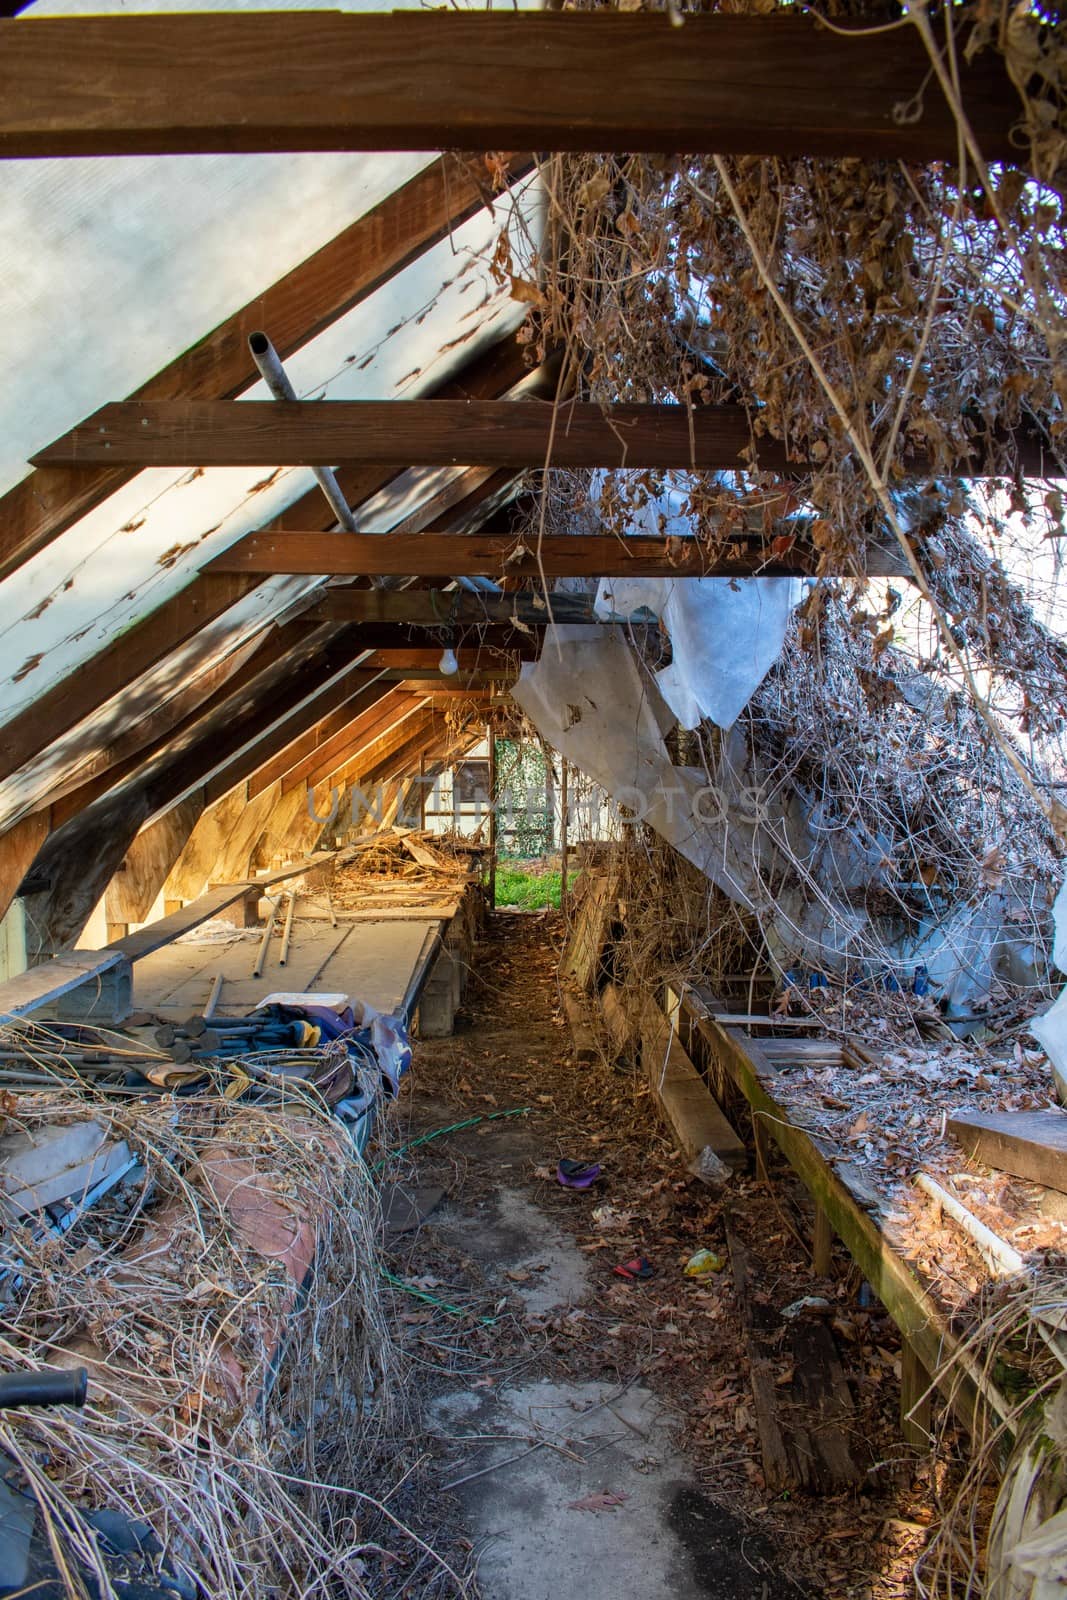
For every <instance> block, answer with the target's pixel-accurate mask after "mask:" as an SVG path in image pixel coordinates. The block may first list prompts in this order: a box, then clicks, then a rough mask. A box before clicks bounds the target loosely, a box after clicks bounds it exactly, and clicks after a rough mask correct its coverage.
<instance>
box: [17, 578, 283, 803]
mask: <svg viewBox="0 0 1067 1600" xmlns="http://www.w3.org/2000/svg"><path fill="white" fill-rule="evenodd" d="M257 581H258V580H257V579H256V578H254V577H243V576H236V577H230V578H222V579H220V578H218V577H216V576H208V577H201V578H199V579H198V580H197V581H196V582H195V583H193V584H190V585H189V586H188V588H186V589H183V590H182V591H181V593H180V594H177V595H175V596H174V598H173V599H172V600H167V601H166V602H164V604H163V605H161V606H159V607H158V608H157V609H156V610H155V611H153V613H152V616H151V618H150V624H151V625H150V626H149V625H147V624H144V625H141V626H139V627H135V628H131V629H130V630H129V631H128V632H126V633H123V634H120V636H119V637H118V638H117V639H116V640H115V641H114V642H113V643H112V644H110V645H108V646H107V647H106V648H105V649H103V650H102V651H101V652H100V654H99V655H97V656H96V657H94V659H93V664H92V670H91V671H87V670H86V669H85V667H84V666H83V667H79V668H78V669H77V671H75V672H72V673H71V674H70V675H69V676H68V677H66V678H64V679H63V680H62V681H61V682H60V683H58V684H56V686H55V687H54V688H53V689H49V690H47V691H46V692H45V693H44V694H42V695H40V696H39V697H38V698H37V699H36V700H35V701H33V703H32V704H31V705H29V706H27V708H26V710H25V711H21V712H19V713H18V714H17V715H16V716H14V717H12V718H10V719H9V720H8V721H7V722H5V723H4V724H3V725H2V726H0V779H3V778H6V777H9V776H10V774H11V773H12V772H16V771H17V770H18V768H19V767H21V766H24V765H25V764H26V762H27V761H31V760H32V759H33V757H34V756H36V755H40V753H41V752H42V751H43V750H47V749H48V747H49V745H50V744H52V743H53V742H54V741H55V740H56V739H57V738H59V737H60V736H61V735H62V734H64V733H66V732H68V731H69V730H70V729H71V728H74V727H75V726H76V725H77V724H78V723H79V722H81V721H82V720H83V719H84V718H85V717H89V716H91V715H92V714H93V712H94V711H97V710H99V709H100V707H101V706H103V705H105V704H106V703H107V701H108V700H110V699H111V697H112V696H113V695H116V694H118V693H119V692H120V691H121V690H123V689H126V688H128V687H129V686H130V685H131V684H132V683H133V682H135V680H136V679H137V678H139V677H141V676H142V675H143V674H144V673H146V672H150V671H151V669H152V668H153V667H155V666H157V665H158V664H159V662H161V661H163V660H164V659H165V658H166V657H167V656H169V655H171V654H172V653H173V652H174V651H175V650H177V649H179V648H180V647H181V646H182V645H184V644H186V643H187V642H188V641H189V640H190V639H191V638H192V637H193V636H194V634H197V633H199V632H200V631H201V630H202V629H203V628H205V627H207V626H208V624H209V623H212V622H214V621H216V620H217V619H218V618H219V617H221V616H222V615H223V613H224V612H226V611H228V610H229V609H230V607H231V606H234V605H236V604H237V602H238V601H239V600H243V599H244V597H245V595H247V594H248V593H249V592H250V591H251V590H252V589H254V588H255V587H256V584H257Z"/></svg>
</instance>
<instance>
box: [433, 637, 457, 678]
mask: <svg viewBox="0 0 1067 1600" xmlns="http://www.w3.org/2000/svg"><path fill="white" fill-rule="evenodd" d="M437 666H438V670H439V671H441V672H443V673H444V675H445V677H446V678H451V677H452V676H453V674H454V673H457V672H458V671H459V662H458V661H457V660H456V652H455V651H454V650H453V648H452V646H451V645H450V644H446V645H445V647H444V649H443V650H442V651H441V659H440V661H439V662H438V663H437Z"/></svg>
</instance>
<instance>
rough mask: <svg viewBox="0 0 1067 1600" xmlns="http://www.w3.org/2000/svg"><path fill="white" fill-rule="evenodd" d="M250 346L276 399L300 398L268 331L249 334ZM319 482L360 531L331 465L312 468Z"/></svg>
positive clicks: (344, 522) (333, 506)
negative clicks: (266, 332)
mask: <svg viewBox="0 0 1067 1600" xmlns="http://www.w3.org/2000/svg"><path fill="white" fill-rule="evenodd" d="M248 348H249V350H250V351H251V352H252V360H253V361H254V362H255V364H256V367H257V369H258V371H259V375H260V377H261V378H262V379H263V382H264V383H265V384H266V385H267V388H268V389H269V390H270V392H271V394H272V395H273V396H274V398H275V400H296V399H298V398H299V397H298V395H297V392H296V390H295V389H294V388H293V386H292V384H291V383H290V382H289V379H288V377H287V376H286V372H285V368H284V367H283V366H282V362H281V357H280V356H279V354H278V352H277V350H275V348H274V346H273V345H272V344H271V342H270V340H269V338H268V337H267V335H266V334H265V333H250V334H249V335H248ZM311 470H312V472H313V473H314V475H315V482H316V483H317V484H318V486H319V488H320V489H321V490H322V492H323V494H324V495H325V496H326V499H327V500H328V501H329V503H330V510H331V511H332V512H333V514H334V516H335V517H336V518H337V520H338V522H339V523H340V524H341V526H342V528H346V529H347V530H348V532H349V533H358V532H359V527H358V524H357V522H356V519H355V516H354V515H353V512H352V507H351V506H350V505H349V503H348V501H347V500H346V499H345V497H344V494H343V493H342V490H341V485H340V484H339V483H338V481H337V476H336V474H335V473H334V471H333V469H332V468H331V467H312V469H311Z"/></svg>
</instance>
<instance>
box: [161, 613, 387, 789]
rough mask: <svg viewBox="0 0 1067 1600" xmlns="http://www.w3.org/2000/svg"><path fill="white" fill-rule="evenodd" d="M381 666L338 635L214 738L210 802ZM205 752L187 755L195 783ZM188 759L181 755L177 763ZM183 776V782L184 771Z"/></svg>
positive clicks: (349, 695) (200, 774)
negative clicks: (311, 661) (302, 668)
mask: <svg viewBox="0 0 1067 1600" xmlns="http://www.w3.org/2000/svg"><path fill="white" fill-rule="evenodd" d="M345 656H347V659H348V661H349V663H350V664H349V665H348V666H347V667H346V666H343V665H342V661H343V659H344V657H345ZM353 658H354V664H352V663H353ZM379 672H380V668H379V667H378V666H374V665H372V663H371V661H370V660H369V658H368V657H366V656H364V655H363V653H362V652H361V651H359V650H354V649H353V648H352V645H351V643H350V642H348V643H347V644H344V645H342V644H341V642H340V641H338V644H337V645H336V646H335V647H334V649H333V650H332V651H331V652H330V653H329V654H326V653H324V656H323V659H322V661H321V662H320V663H319V664H318V666H314V665H313V666H312V667H310V668H309V669H307V670H306V671H305V672H304V673H303V674H301V675H300V676H299V677H297V678H295V679H294V680H293V681H292V683H290V684H287V685H285V686H284V688H283V690H282V691H281V692H280V693H279V694H277V695H276V696H272V697H271V698H270V699H269V700H268V702H267V703H266V704H263V705H257V706H256V707H254V709H253V710H252V711H251V712H250V713H249V714H248V716H247V717H245V718H244V719H243V720H242V721H241V722H239V723H237V724H236V725H235V726H234V728H233V729H232V730H229V731H228V734H227V735H226V736H225V737H224V738H223V739H220V740H219V741H217V744H216V743H215V741H211V743H212V744H214V745H215V750H214V754H215V760H214V761H213V762H212V764H211V765H210V766H209V767H208V769H207V770H208V772H209V774H210V776H208V778H207V780H206V782H204V798H205V803H206V804H208V805H210V804H211V802H212V801H214V800H219V799H221V798H222V796H223V795H224V794H225V793H226V792H227V791H228V790H229V789H232V788H233V786H234V785H235V784H237V783H241V782H242V781H243V780H244V779H245V778H247V777H249V776H250V774H251V773H253V772H255V771H256V770H257V769H258V768H259V767H261V766H262V765H263V763H264V762H265V761H267V760H269V759H270V757H271V756H274V755H277V754H278V753H279V752H281V751H282V750H285V749H286V748H287V746H288V745H290V744H291V743H292V741H293V740H294V739H297V738H299V737H300V735H301V734H303V733H305V732H306V731H307V729H308V728H309V727H310V726H311V725H312V724H313V723H315V722H318V721H319V720H320V719H321V717H322V716H323V714H324V713H325V712H328V711H332V710H333V709H334V708H335V707H337V706H340V705H343V704H344V702H345V701H346V700H350V699H351V698H352V696H353V695H354V694H355V693H356V692H357V691H358V690H360V689H364V688H367V687H368V686H369V685H370V684H372V683H374V682H375V681H376V680H377V678H378V676H379ZM203 758H204V752H203V751H197V750H195V749H194V751H193V752H191V753H190V756H189V757H188V758H187V764H186V766H185V773H186V775H187V776H188V777H189V778H190V779H191V781H192V783H193V784H196V783H199V782H201V781H203V777H204V770H205V768H204V759H203ZM185 761H186V758H182V761H181V762H179V763H178V765H182V763H183V762H185ZM174 781H175V780H174V775H173V774H171V773H168V774H167V776H166V782H167V785H168V787H173V783H174ZM180 781H181V782H183V783H184V781H185V779H184V777H183V778H182V779H181V780H180Z"/></svg>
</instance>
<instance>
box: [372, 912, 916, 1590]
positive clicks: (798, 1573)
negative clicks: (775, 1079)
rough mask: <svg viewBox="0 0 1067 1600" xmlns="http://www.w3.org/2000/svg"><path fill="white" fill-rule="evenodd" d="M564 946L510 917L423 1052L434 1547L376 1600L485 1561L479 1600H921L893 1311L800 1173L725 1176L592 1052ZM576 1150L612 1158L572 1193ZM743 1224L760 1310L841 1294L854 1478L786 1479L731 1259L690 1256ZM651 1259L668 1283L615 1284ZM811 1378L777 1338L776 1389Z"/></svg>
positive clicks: (408, 1304) (551, 921) (555, 931)
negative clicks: (773, 1446)
mask: <svg viewBox="0 0 1067 1600" xmlns="http://www.w3.org/2000/svg"><path fill="white" fill-rule="evenodd" d="M562 936H563V927H562V922H561V920H560V917H559V915H558V914H557V913H552V912H548V913H541V914H507V913H498V914H497V915H496V916H494V917H492V918H491V919H490V922H489V925H488V927H487V930H486V937H485V940H484V942H483V943H482V944H481V945H480V946H479V949H478V952H477V957H476V970H475V972H474V973H473V974H472V978H471V982H470V984H469V986H468V989H467V994H466V997H465V1003H464V1006H463V1009H462V1010H461V1012H460V1014H459V1016H458V1018H457V1027H456V1033H455V1036H454V1037H453V1038H450V1039H447V1040H440V1041H430V1040H427V1041H422V1042H420V1043H418V1045H417V1047H416V1052H415V1063H414V1072H413V1074H412V1076H411V1078H410V1079H409V1080H408V1084H407V1086H406V1088H405V1091H404V1093H403V1095H402V1097H401V1100H400V1102H399V1104H398V1106H397V1108H396V1112H395V1115H394V1119H393V1122H392V1125H391V1128H390V1130H389V1143H390V1145H391V1148H392V1151H393V1155H392V1156H391V1158H390V1160H389V1162H388V1165H387V1169H386V1172H385V1176H386V1177H387V1178H388V1180H389V1185H388V1187H387V1190H386V1197H387V1200H388V1220H389V1232H388V1246H389V1253H388V1262H387V1264H388V1267H389V1271H390V1272H391V1274H392V1275H393V1283H394V1291H393V1296H394V1314H395V1326H396V1330H397V1335H398V1339H399V1341H400V1343H401V1345H402V1358H401V1360H402V1370H403V1371H404V1373H405V1380H404V1381H405V1387H406V1390H407V1400H408V1413H407V1421H406V1424H405V1427H404V1430H403V1436H401V1435H399V1434H398V1436H397V1439H396V1452H397V1463H398V1466H399V1465H402V1468H403V1480H402V1482H398V1484H397V1487H396V1490H395V1491H394V1492H392V1493H391V1495H390V1499H389V1507H390V1510H391V1511H392V1512H393V1513H395V1515H396V1516H398V1517H400V1518H402V1519H404V1520H407V1521H409V1522H410V1523H411V1525H412V1526H414V1527H415V1528H416V1530H417V1531H418V1533H419V1535H420V1537H421V1538H422V1539H424V1540H425V1541H426V1543H427V1544H428V1545H432V1547H433V1549H434V1551H435V1552H436V1556H437V1558H438V1560H437V1561H436V1562H435V1563H432V1564H431V1563H428V1562H427V1560H426V1559H425V1557H424V1555H422V1554H419V1555H418V1557H417V1559H408V1557H407V1556H406V1555H405V1554H404V1553H403V1548H402V1547H394V1548H399V1549H400V1552H401V1553H400V1557H399V1559H398V1558H397V1557H396V1556H395V1555H390V1556H388V1557H385V1556H383V1557H382V1562H383V1579H384V1580H385V1581H384V1582H383V1586H382V1591H381V1592H382V1593H383V1594H386V1593H387V1594H389V1595H394V1594H395V1595H397V1596H400V1595H416V1594H417V1595H425V1594H430V1593H432V1594H435V1595H437V1594H447V1593H449V1592H450V1589H451V1591H452V1592H455V1590H456V1589H457V1587H458V1584H459V1582H460V1581H461V1580H469V1576H470V1573H471V1572H472V1570H473V1571H475V1573H476V1577H475V1578H474V1581H473V1584H472V1587H471V1588H470V1589H469V1590H467V1591H466V1592H469V1593H472V1594H479V1595H480V1596H481V1597H482V1600H549V1597H552V1600H556V1597H557V1596H559V1595H561V1594H563V1593H566V1592H569V1591H571V1590H575V1589H580V1590H581V1591H582V1593H583V1595H585V1596H590V1597H592V1600H598V1597H600V1596H602V1595H603V1596H605V1597H607V1596H611V1597H612V1600H620V1597H623V1596H625V1597H629V1596H631V1595H632V1596H635V1597H636V1596H641V1597H642V1600H659V1596H660V1595H663V1596H666V1595H667V1594H668V1593H670V1594H671V1595H673V1596H677V1597H679V1600H690V1597H692V1600H698V1597H700V1596H711V1597H713V1600H719V1597H721V1600H726V1597H727V1596H730V1597H736V1600H764V1597H768V1600H769V1597H772V1596H789V1595H812V1596H814V1595H820V1596H821V1595H825V1596H827V1597H842V1600H844V1597H846V1596H847V1597H850V1600H860V1597H862V1600H890V1597H896V1596H900V1595H905V1594H911V1593H913V1592H914V1590H913V1586H912V1578H911V1569H912V1565H913V1563H914V1561H915V1558H916V1556H917V1555H918V1554H919V1552H920V1551H921V1549H922V1546H923V1542H924V1540H925V1538H926V1536H927V1532H928V1528H929V1526H930V1524H931V1522H932V1520H933V1511H932V1504H933V1469H932V1465H931V1462H930V1460H929V1458H928V1457H926V1456H923V1455H920V1454H919V1453H917V1452H915V1451H914V1450H911V1449H909V1448H908V1447H907V1446H905V1444H904V1443H903V1440H902V1436H901V1432H900V1424H899V1420H898V1406H899V1385H898V1378H899V1355H900V1352H899V1341H898V1339H897V1337H896V1334H895V1330H894V1328H893V1325H892V1323H891V1322H890V1321H889V1319H888V1318H887V1317H885V1316H884V1315H883V1314H882V1313H881V1310H880V1308H879V1307H878V1306H877V1304H875V1303H873V1302H872V1301H871V1299H870V1295H869V1291H868V1290H867V1289H866V1286H865V1285H863V1284H862V1283H861V1282H860V1280H859V1277H858V1274H856V1273H855V1271H854V1270H852V1269H851V1267H850V1264H849V1262H848V1259H847V1257H845V1256H844V1255H840V1256H839V1257H838V1258H837V1259H836V1260H835V1263H834V1270H835V1276H834V1277H833V1278H831V1279H827V1280H822V1281H819V1280H814V1279H813V1277H812V1273H811V1268H810V1263H809V1259H808V1245H807V1243H806V1241H807V1240H808V1239H809V1238H810V1214H809V1210H808V1207H807V1202H806V1199H805V1197H804V1196H803V1194H802V1192H801V1191H800V1189H799V1188H798V1187H797V1185H796V1184H795V1183H794V1181H793V1180H792V1179H791V1177H790V1175H789V1173H788V1171H787V1170H786V1169H784V1168H782V1169H778V1168H775V1169H773V1170H772V1172H771V1175H770V1182H769V1183H768V1184H766V1185H761V1184H758V1183H757V1182H756V1181H755V1179H754V1178H752V1177H736V1178H734V1179H733V1180H731V1182H730V1183H729V1184H728V1185H727V1186H726V1187H725V1188H724V1189H722V1190H715V1189H710V1188H708V1187H706V1186H705V1185H704V1184H702V1183H701V1182H699V1181H698V1180H697V1179H696V1178H694V1177H691V1176H690V1175H689V1174H688V1173H687V1171H686V1168H685V1164H684V1162H683V1160H682V1158H681V1157H680V1156H679V1155H678V1153H677V1152H676V1150H675V1148H674V1146H673V1145H672V1143H671V1141H670V1140H669V1139H668V1138H667V1137H666V1136H665V1134H664V1132H663V1130H662V1129H661V1127H660V1125H659V1123H658V1121H657V1119H656V1115H655V1110H654V1107H653V1104H652V1102H651V1100H650V1097H649V1094H648V1091H647V1090H646V1089H645V1088H644V1087H643V1083H642V1081H641V1080H640V1079H639V1078H638V1077H637V1076H636V1075H635V1074H633V1073H632V1072H628V1071H626V1070H619V1069H616V1068H612V1067H610V1066H608V1065H607V1064H599V1065H598V1064H594V1065H588V1066H587V1065H581V1066H579V1065H577V1064H576V1062H575V1060H574V1056H573V1052H572V1049H571V1040H570V1034H569V1032H568V1030H567V1027H566V1024H565V1021H564V1019H563V1017H562V1014H561V1010H560V1006H559V993H558V988H557V982H556V965H557V961H558V954H559V946H560V944H561V941H562ZM515 1113H521V1114H515ZM457 1123H465V1124H468V1125H467V1126H463V1127H460V1128H455V1127H454V1125H455V1124H457ZM446 1129H448V1130H452V1131H447V1132H445V1131H442V1130H446ZM740 1131H741V1132H742V1133H744V1132H746V1130H743V1129H742V1130H740ZM420 1141H421V1142H420ZM560 1157H570V1158H572V1159H579V1160H583V1161H595V1162H598V1163H600V1164H601V1166H602V1168H603V1175H602V1178H601V1179H600V1181H599V1182H598V1183H596V1184H595V1185H594V1186H593V1187H592V1188H591V1189H589V1190H588V1191H584V1192H574V1191H571V1190H567V1189H564V1188H563V1187H561V1186H560V1184H559V1183H558V1182H557V1181H556V1176H555V1174H556V1165H557V1162H558V1160H559V1159H560ZM373 1158H374V1157H373V1153H372V1159H373ZM728 1233H729V1234H731V1235H732V1236H733V1237H734V1238H735V1239H737V1240H739V1241H740V1242H741V1243H742V1244H743V1245H744V1246H745V1248H746V1249H747V1250H748V1251H749V1252H750V1253H751V1254H752V1255H753V1257H754V1258H755V1261H756V1271H757V1276H756V1279H755V1282H754V1284H753V1285H752V1288H751V1291H750V1293H751V1297H752V1298H754V1299H755V1300H756V1301H758V1302H759V1304H760V1305H761V1306H762V1307H764V1308H767V1307H770V1308H772V1309H777V1310H780V1309H781V1308H783V1307H785V1306H787V1305H790V1304H791V1303H793V1302H795V1301H797V1300H798V1299H799V1298H801V1297H803V1296H806V1295H813V1296H820V1297H822V1298H823V1299H824V1300H828V1301H829V1302H830V1308H829V1311H828V1312H824V1315H826V1316H827V1318H828V1320H830V1323H831V1326H832V1331H833V1337H834V1339H835V1341H836V1344H837V1348H838V1352H839V1354H840V1358H841V1361H842V1363H843V1365H844V1369H845V1374H846V1377H847V1381H848V1386H849V1389H850V1391H851V1395H852V1399H853V1402H854V1406H855V1414H854V1423H853V1426H852V1428H851V1430H850V1432H851V1437H850V1439H849V1441H848V1442H849V1447H850V1449H851V1452H852V1455H853V1458H854V1460H855V1462H856V1464H857V1467H858V1469H859V1470H858V1482H857V1484H856V1485H855V1487H854V1488H852V1489H849V1490H845V1491H842V1492H839V1493H837V1494H835V1495H832V1496H827V1495H805V1494H800V1493H797V1494H793V1495H790V1494H788V1493H778V1494H774V1495H772V1494H770V1493H769V1492H768V1490H767V1488H766V1486H765V1482H764V1476H763V1469H762V1463H761V1451H760V1441H759V1436H758V1431H757V1426H756V1417H755V1411H754V1406H753V1400H752V1391H751V1388H750V1384H749V1366H748V1345H747V1340H746V1333H745V1328H744V1324H743V1321H742V1317H741V1314H740V1307H739V1304H738V1300H737V1294H736V1290H735V1286H734V1284H733V1281H732V1278H731V1273H730V1269H729V1265H727V1266H726V1267H725V1269H724V1270H723V1271H721V1272H719V1273H715V1274H712V1275H711V1276H710V1277H708V1278H706V1279H704V1280H692V1279H689V1278H687V1277H686V1276H685V1275H684V1271H683V1268H684V1265H685V1263H686V1262H687V1261H688V1260H689V1258H690V1257H691V1255H692V1254H693V1253H694V1252H695V1251H696V1250H698V1249H702V1248H707V1249H710V1250H712V1251H714V1252H716V1253H717V1254H718V1255H720V1256H721V1257H723V1258H727V1256H728ZM639 1256H644V1257H647V1258H648V1260H649V1262H650V1263H651V1264H652V1266H653V1267H654V1269H655V1270H654V1276H652V1277H651V1278H649V1279H648V1280H647V1281H642V1282H631V1281H627V1280H624V1279H622V1278H620V1277H619V1276H617V1275H615V1273H614V1270H613V1269H614V1268H615V1266H616V1265H618V1264H619V1263H622V1262H625V1261H627V1260H630V1259H631V1258H634V1257H639ZM790 1376H791V1374H790V1370H789V1360H788V1357H787V1355H786V1353H785V1350H784V1348H783V1350H782V1354H781V1371H780V1373H778V1374H777V1375H776V1377H775V1382H776V1383H778V1382H781V1383H787V1382H788V1381H789V1379H790ZM398 1476H399V1472H398ZM441 1559H443V1560H444V1561H445V1562H447V1563H448V1567H449V1569H450V1571H451V1576H450V1574H449V1573H448V1572H446V1571H445V1570H444V1568H443V1567H442V1566H441V1564H440V1561H441Z"/></svg>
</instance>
